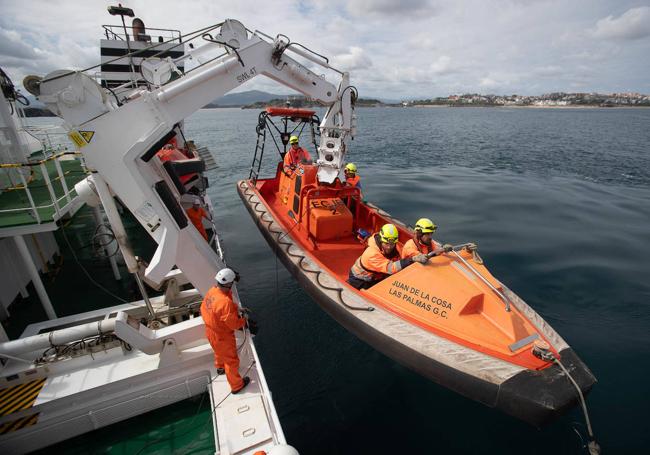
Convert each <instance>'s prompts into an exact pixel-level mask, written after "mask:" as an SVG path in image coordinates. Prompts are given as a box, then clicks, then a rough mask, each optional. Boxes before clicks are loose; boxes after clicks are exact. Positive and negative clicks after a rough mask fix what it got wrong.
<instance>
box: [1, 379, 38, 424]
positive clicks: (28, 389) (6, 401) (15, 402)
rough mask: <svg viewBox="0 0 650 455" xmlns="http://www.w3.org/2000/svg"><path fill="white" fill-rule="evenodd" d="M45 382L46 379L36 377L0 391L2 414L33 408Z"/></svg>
mask: <svg viewBox="0 0 650 455" xmlns="http://www.w3.org/2000/svg"><path fill="white" fill-rule="evenodd" d="M44 384H45V379H36V380H34V381H29V382H26V383H24V384H19V385H16V386H13V387H8V388H6V389H3V390H2V391H0V416H6V415H8V414H11V413H12V412H16V411H20V410H21V409H27V408H31V407H32V405H33V404H34V401H36V398H37V397H38V394H39V393H40V392H41V389H42V388H43V385H44Z"/></svg>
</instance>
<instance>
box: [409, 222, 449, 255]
mask: <svg viewBox="0 0 650 455" xmlns="http://www.w3.org/2000/svg"><path fill="white" fill-rule="evenodd" d="M436 229H438V226H436V225H435V223H434V222H433V221H431V220H430V219H429V218H420V219H419V220H418V221H417V222H416V223H415V227H414V228H413V238H412V239H411V240H409V241H407V242H406V243H405V244H404V247H403V248H402V259H404V258H409V257H413V256H416V255H418V254H424V255H429V254H431V253H434V254H433V255H432V256H435V255H437V254H440V253H442V252H443V251H444V252H449V251H451V250H452V247H451V245H449V244H445V245H440V244H439V243H438V242H436V241H435V240H433V233H434V232H435V231H436Z"/></svg>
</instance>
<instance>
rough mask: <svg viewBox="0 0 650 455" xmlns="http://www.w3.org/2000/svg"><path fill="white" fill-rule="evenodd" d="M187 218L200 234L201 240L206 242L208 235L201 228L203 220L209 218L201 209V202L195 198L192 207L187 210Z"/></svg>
mask: <svg viewBox="0 0 650 455" xmlns="http://www.w3.org/2000/svg"><path fill="white" fill-rule="evenodd" d="M187 217H188V218H189V219H190V221H191V222H192V224H193V225H194V227H195V228H196V229H197V230H198V231H199V233H201V235H202V236H203V238H204V239H205V240H206V241H207V240H208V233H207V232H205V228H204V227H203V218H205V219H207V220H209V219H210V217H209V216H208V213H207V212H206V211H205V209H204V208H203V207H201V200H200V199H199V198H198V197H197V198H195V199H194V203H193V204H192V207H190V208H189V209H187Z"/></svg>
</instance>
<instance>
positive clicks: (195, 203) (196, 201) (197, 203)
mask: <svg viewBox="0 0 650 455" xmlns="http://www.w3.org/2000/svg"><path fill="white" fill-rule="evenodd" d="M193 202H194V205H201V199H199V198H198V197H195V198H194V201H193Z"/></svg>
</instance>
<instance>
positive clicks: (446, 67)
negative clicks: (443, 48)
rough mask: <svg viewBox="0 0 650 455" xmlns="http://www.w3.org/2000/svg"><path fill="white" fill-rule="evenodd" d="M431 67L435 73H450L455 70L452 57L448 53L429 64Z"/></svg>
mask: <svg viewBox="0 0 650 455" xmlns="http://www.w3.org/2000/svg"><path fill="white" fill-rule="evenodd" d="M429 69H430V70H431V72H432V73H433V74H438V75H440V74H450V73H453V72H455V69H454V67H453V66H452V64H451V58H450V57H448V56H447V55H441V56H440V57H438V58H437V59H436V61H434V62H432V63H431V65H429Z"/></svg>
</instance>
